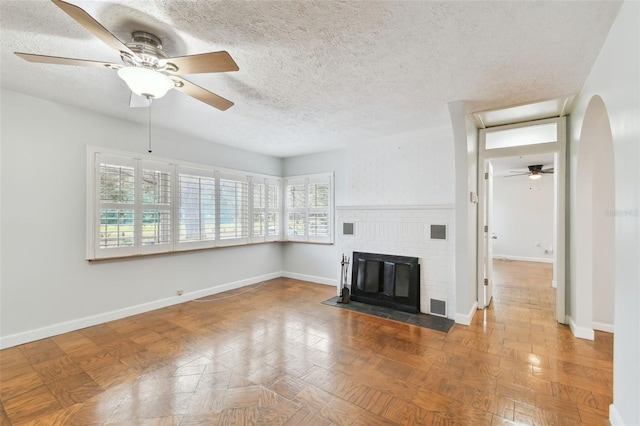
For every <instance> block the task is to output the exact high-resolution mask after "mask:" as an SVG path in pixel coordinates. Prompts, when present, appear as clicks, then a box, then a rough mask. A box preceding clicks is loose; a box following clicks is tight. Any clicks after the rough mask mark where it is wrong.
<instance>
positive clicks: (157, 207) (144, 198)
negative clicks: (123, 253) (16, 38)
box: [140, 161, 172, 253]
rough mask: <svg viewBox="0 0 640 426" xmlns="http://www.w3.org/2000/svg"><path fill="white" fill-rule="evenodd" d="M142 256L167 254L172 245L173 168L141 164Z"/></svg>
mask: <svg viewBox="0 0 640 426" xmlns="http://www.w3.org/2000/svg"><path fill="white" fill-rule="evenodd" d="M140 166H141V169H142V175H141V186H142V187H141V203H142V223H141V239H142V241H141V245H142V249H141V252H143V253H151V252H155V251H167V250H168V248H169V247H168V246H169V245H170V244H171V234H172V232H171V217H172V212H171V209H172V203H171V166H170V165H169V164H163V163H159V162H152V161H141V162H140Z"/></svg>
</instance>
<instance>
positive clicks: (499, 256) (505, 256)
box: [493, 254, 553, 263]
mask: <svg viewBox="0 0 640 426" xmlns="http://www.w3.org/2000/svg"><path fill="white" fill-rule="evenodd" d="M493 258H494V259H498V260H499V259H504V260H520V261H523V262H542V263H553V259H551V258H548V257H527V256H510V255H508V254H494V255H493Z"/></svg>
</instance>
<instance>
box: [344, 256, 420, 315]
mask: <svg viewBox="0 0 640 426" xmlns="http://www.w3.org/2000/svg"><path fill="white" fill-rule="evenodd" d="M352 265H353V266H352V275H351V299H352V300H355V301H358V302H363V303H369V304H372V305H378V306H384V307H387V308H392V309H397V310H399V311H404V312H411V313H417V312H420V264H419V263H418V258H417V257H406V256H393V255H386V254H377V253H361V252H353V263H352Z"/></svg>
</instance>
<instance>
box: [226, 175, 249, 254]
mask: <svg viewBox="0 0 640 426" xmlns="http://www.w3.org/2000/svg"><path fill="white" fill-rule="evenodd" d="M219 183H220V197H219V200H220V239H221V240H228V239H233V238H241V239H243V240H245V242H246V240H247V238H248V237H249V182H248V179H247V177H246V176H234V175H223V177H221V178H220V179H219Z"/></svg>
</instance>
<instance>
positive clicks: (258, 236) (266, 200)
mask: <svg viewBox="0 0 640 426" xmlns="http://www.w3.org/2000/svg"><path fill="white" fill-rule="evenodd" d="M251 188H252V189H251V191H252V199H253V213H252V217H253V231H252V235H251V239H252V241H255V242H257V241H277V240H279V239H280V217H281V214H280V181H279V180H274V179H268V178H267V179H258V178H254V179H252V182H251Z"/></svg>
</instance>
